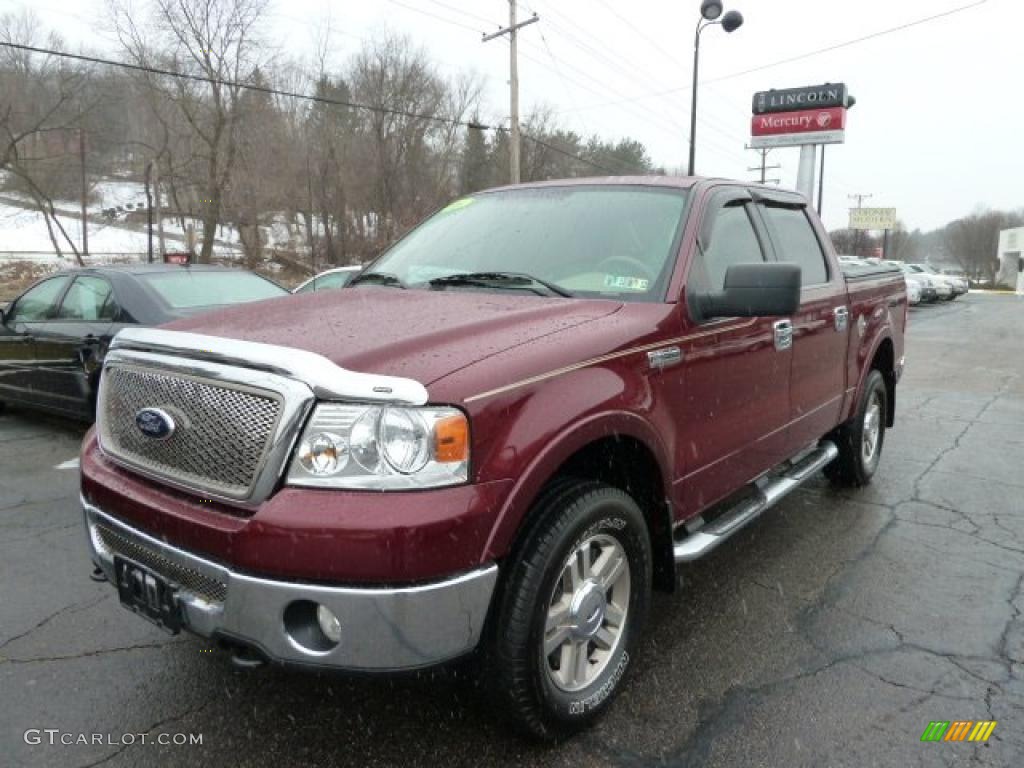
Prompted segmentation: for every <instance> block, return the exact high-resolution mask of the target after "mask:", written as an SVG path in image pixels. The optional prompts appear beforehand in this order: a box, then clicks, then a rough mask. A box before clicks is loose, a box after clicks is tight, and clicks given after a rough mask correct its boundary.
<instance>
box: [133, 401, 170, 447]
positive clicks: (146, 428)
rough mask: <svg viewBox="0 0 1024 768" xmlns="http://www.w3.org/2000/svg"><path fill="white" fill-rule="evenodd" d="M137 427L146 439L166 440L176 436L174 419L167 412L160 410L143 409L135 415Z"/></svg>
mask: <svg viewBox="0 0 1024 768" xmlns="http://www.w3.org/2000/svg"><path fill="white" fill-rule="evenodd" d="M135 426H137V427H138V428H139V431H140V432H141V433H142V434H144V435H145V436H146V437H151V438H153V439H154V440H166V439H167V438H168V437H170V436H171V435H173V434H174V429H175V424H174V419H172V418H171V415H170V414H169V413H167V411H162V410H160V409H159V408H143V409H142V410H141V411H139V412H138V413H136V414H135Z"/></svg>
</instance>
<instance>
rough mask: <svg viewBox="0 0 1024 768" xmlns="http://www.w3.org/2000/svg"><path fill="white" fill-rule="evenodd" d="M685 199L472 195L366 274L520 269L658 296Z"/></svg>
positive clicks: (583, 290) (583, 191) (570, 192)
mask: <svg viewBox="0 0 1024 768" xmlns="http://www.w3.org/2000/svg"><path fill="white" fill-rule="evenodd" d="M685 205H686V192H685V190H680V189H671V190H666V189H654V188H648V187H635V186H634V187H626V186H622V187H586V186H580V187H557V188H542V189H519V190H510V191H506V192H496V193H491V194H482V195H476V196H473V197H464V198H462V199H460V200H457V201H455V202H454V203H452V204H451V205H449V206H447V207H446V208H443V209H442V210H441V211H439V212H438V213H436V214H434V216H432V217H431V218H429V219H427V221H426V222H424V223H423V224H421V225H420V226H419V227H418V228H416V229H415V230H413V232H412V233H410V234H409V235H408V236H407V237H406V238H405V239H403V240H402V241H400V242H399V243H398V244H397V245H396V246H395V247H394V248H392V249H391V250H390V251H388V252H387V253H386V254H385V255H384V256H383V257H381V258H380V259H379V260H378V261H377V262H376V263H375V264H374V265H373V266H372V267H371V268H370V269H369V270H368V273H370V274H373V273H383V274H388V275H393V276H394V277H396V278H398V279H399V280H401V282H402V283H403V284H405V285H408V286H410V287H430V285H429V281H431V280H436V279H437V278H442V277H447V276H450V275H455V274H466V273H515V274H519V275H529V276H530V277H532V278H535V279H537V280H541V281H545V282H547V283H549V284H551V285H553V286H557V287H558V288H560V289H562V290H563V291H567V292H570V293H571V294H573V295H574V296H581V295H582V296H609V297H615V298H621V299H626V300H630V301H658V300H661V298H662V296H663V295H664V290H665V283H666V281H667V280H668V276H669V274H670V272H671V265H672V264H673V263H674V259H673V258H672V256H673V255H674V253H675V245H676V242H677V238H678V235H679V231H680V227H681V224H682V219H683V215H682V214H683V209H684V206H685ZM365 274H366V273H364V275H365ZM460 286H461V287H460V288H459V290H464V289H469V290H481V289H482V286H480V285H464V284H460ZM435 287H436V286H435ZM485 289H491V286H490V285H488V286H487V287H486V288H485ZM517 289H518V290H524V289H523V288H522V286H521V285H520V286H519V287H518V288H517Z"/></svg>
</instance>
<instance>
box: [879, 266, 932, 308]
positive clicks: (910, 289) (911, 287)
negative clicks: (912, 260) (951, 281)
mask: <svg viewBox="0 0 1024 768" xmlns="http://www.w3.org/2000/svg"><path fill="white" fill-rule="evenodd" d="M881 263H882V264H888V265H889V266H890V267H896V268H897V269H898V270H900V271H901V272H903V279H904V280H906V283H907V299H908V301H910V303H911V304H914V305H916V304H920V303H921V302H929V303H930V302H933V301H936V300H937V299H938V298H939V292H938V289H937V287H936V283H935V281H933V280H932V279H931V277H929V276H928V275H926V274H924V273H922V272H918V271H916V270H914V269H912V268H911V267H910V265H909V264H905V263H904V262H902V261H893V260H892V259H888V260H886V261H883V262H881ZM915 295H916V297H917V298H916V299H915V298H914V297H915Z"/></svg>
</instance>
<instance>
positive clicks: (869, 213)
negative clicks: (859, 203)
mask: <svg viewBox="0 0 1024 768" xmlns="http://www.w3.org/2000/svg"><path fill="white" fill-rule="evenodd" d="M850 229H896V209H895V208H851V209H850Z"/></svg>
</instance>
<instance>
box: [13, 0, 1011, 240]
mask: <svg viewBox="0 0 1024 768" xmlns="http://www.w3.org/2000/svg"><path fill="white" fill-rule="evenodd" d="M142 1H143V0H136V2H137V3H141V2H142ZM968 5H971V6H972V7H968V8H966V9H965V10H963V11H961V12H958V13H955V14H952V15H949V16H946V17H945V18H940V19H937V20H934V21H930V22H928V23H925V24H921V25H918V26H913V27H910V28H907V29H903V30H899V31H896V32H893V33H892V34H887V35H883V36H880V37H877V38H875V39H871V40H868V41H865V42H860V43H856V44H853V45H849V46H846V47H842V48H839V49H837V50H834V51H831V52H828V53H823V54H819V55H814V56H810V57H807V58H803V59H801V60H799V61H795V62H791V63H788V64H781V65H778V66H771V67H767V68H764V69H760V70H759V71H756V72H750V73H747V74H739V73H742V72H745V71H746V70H750V69H753V68H757V67H765V65H769V64H772V63H774V62H778V61H780V60H782V59H787V58H791V57H794V56H798V55H800V54H804V53H807V52H811V51H814V50H817V49H821V48H825V47H828V46H831V45H834V44H839V43H844V42H847V41H850V40H853V39H855V38H859V37H863V36H865V35H869V34H872V33H875V32H879V31H882V30H885V29H889V28H892V27H896V26H899V25H902V24H906V23H909V22H913V21H916V20H918V19H921V18H923V17H927V16H932V15H935V14H938V13H942V12H943V11H947V10H951V9H954V8H958V7H962V6H968ZM3 6H7V7H9V8H17V7H19V6H21V7H29V6H31V7H32V8H34V9H35V10H36V12H37V13H38V14H39V15H40V16H41V18H42V19H43V21H44V22H45V23H46V24H47V25H50V26H53V27H56V28H57V29H58V30H59V31H60V32H61V34H62V35H63V36H64V37H65V39H66V40H67V41H68V43H69V44H70V45H71V46H72V47H78V45H87V46H89V47H91V48H93V49H96V50H103V51H105V52H107V53H110V54H116V53H117V51H116V47H115V46H113V45H112V44H111V42H110V41H109V36H107V35H105V34H104V33H103V32H102V30H101V28H100V27H101V25H100V24H99V23H98V20H99V19H101V18H102V17H103V15H104V10H103V9H104V8H105V4H104V3H103V2H102V0H81V2H76V3H74V4H72V3H69V2H67V0H0V7H3ZM699 6H700V2H699V0H519V8H520V15H521V16H522V17H525V16H529V15H530V14H531V13H533V12H537V13H538V14H539V15H540V17H541V21H540V23H539V24H535V25H532V26H530V27H527V28H526V29H524V30H523V31H522V33H521V37H520V40H521V46H522V47H521V62H520V77H521V99H522V104H523V110H524V112H526V111H529V110H530V109H531V108H532V107H534V106H536V105H541V104H546V105H549V106H550V107H551V108H552V109H554V110H556V111H557V112H558V113H559V119H560V120H561V122H562V124H563V125H564V126H565V127H566V128H570V129H573V130H576V131H578V132H581V133H584V134H591V133H597V134H600V135H601V136H602V137H604V138H606V139H617V138H621V137H627V136H628V137H632V138H635V139H638V140H640V141H642V142H643V143H644V144H645V145H646V146H647V147H648V150H649V152H650V154H651V156H652V158H653V159H654V161H655V162H656V163H658V164H662V165H665V166H666V167H669V168H681V167H684V165H685V160H686V152H687V134H688V123H689V118H688V115H689V105H690V88H689V83H690V80H691V76H692V70H691V67H692V51H693V49H692V40H693V28H694V24H695V23H696V20H697V18H698V16H699ZM726 7H727V8H735V9H737V10H739V11H741V12H742V13H743V15H744V17H745V20H746V22H745V24H744V25H743V27H742V28H740V29H739V30H737V31H736V32H734V33H732V34H726V33H725V32H723V31H722V30H721V29H720V28H717V27H713V28H710V29H708V30H707V31H706V32H705V33H704V34H703V37H702V41H703V42H702V49H701V54H702V55H701V72H700V75H701V81H702V85H701V88H700V100H699V115H700V121H699V122H698V129H697V171H698V173H700V174H702V175H716V176H727V177H732V178H753V176H754V174H753V173H751V172H748V170H747V168H748V167H752V166H754V165H755V164H756V163H757V162H758V154H757V153H756V152H753V151H748V150H744V143H745V142H746V141H748V140H749V132H750V102H751V96H752V94H753V93H754V92H755V91H758V90H766V89H768V88H788V87H795V86H801V85H811V84H818V83H822V82H846V83H847V84H848V85H849V87H850V91H851V93H853V94H854V96H856V98H857V106H856V107H855V108H854V109H853V110H852V111H851V113H850V116H849V120H848V127H847V141H846V144H844V145H836V146H832V147H829V148H828V150H827V156H826V169H825V200H824V209H825V210H824V218H825V221H826V224H827V225H828V227H829V228H830V229H831V228H836V227H841V226H845V222H846V209H847V207H848V206H849V205H851V203H850V201H849V199H848V195H851V194H854V193H867V194H871V195H872V197H871V198H870V199H869V200H866V201H865V205H871V206H876V205H877V206H885V207H895V208H897V209H898V214H899V217H900V218H901V219H902V220H903V221H904V222H905V224H906V225H907V226H908V227H909V228H911V229H913V228H915V227H921V228H922V229H930V228H933V227H937V226H941V225H943V224H945V223H946V222H948V221H950V220H951V219H954V218H957V217H959V216H963V215H966V214H968V213H970V212H972V211H973V210H974V209H976V208H977V207H979V206H986V207H993V208H1020V207H1024V142H1022V137H1024V83H1022V76H1024V42H1022V41H1024V37H1022V31H1021V30H1022V29H1024V2H1021V0H981V2H977V1H976V0H899V1H898V2H897V1H896V0H843V1H841V2H840V1H839V0H736V3H735V4H732V3H731V0H727V4H726ZM268 13H269V17H268V22H269V25H270V31H271V37H272V38H273V39H274V40H275V41H276V42H277V44H279V45H280V47H281V51H282V53H284V54H285V55H290V56H295V57H297V58H301V57H304V56H308V55H309V54H310V52H311V48H312V46H313V41H314V40H315V39H316V36H317V35H318V34H320V33H321V31H322V30H323V29H324V28H325V20H326V19H328V18H329V19H330V28H331V29H332V30H334V31H333V34H332V39H333V48H334V56H335V59H336V60H337V61H339V62H340V61H343V60H344V59H345V58H346V57H347V56H348V55H350V54H351V53H353V52H354V51H356V50H357V49H358V48H359V46H360V45H361V40H363V39H366V38H368V37H371V36H372V35H374V34H375V33H377V32H380V31H383V30H385V29H390V30H392V31H395V32H400V33H403V34H407V35H409V36H410V37H412V38H413V39H415V40H416V41H417V42H418V43H420V44H421V45H422V46H423V47H424V48H425V49H426V50H427V51H428V53H429V54H430V55H431V57H432V58H433V59H434V61H435V62H436V64H437V67H438V70H439V71H440V72H442V73H444V74H454V73H456V72H458V71H460V70H463V71H465V70H468V71H474V72H476V73H478V74H479V75H480V76H481V77H482V78H483V79H484V82H485V85H486V88H485V94H486V99H485V101H486V103H485V114H484V117H485V119H488V120H492V121H497V120H500V119H503V118H504V119H507V116H508V82H507V81H508V58H509V57H508V46H507V44H505V43H504V42H502V41H500V40H497V41H494V42H490V43H487V44H482V43H481V42H480V33H481V32H483V31H493V30H495V29H497V27H498V26H499V25H501V24H504V23H506V22H507V20H508V2H507V0H287V2H283V1H282V0H271V2H270V6H269V11H268ZM798 154H799V150H798V149H795V148H793V149H778V150H774V151H772V152H771V153H770V154H769V162H770V164H773V165H774V164H781V166H782V167H781V169H779V170H776V171H774V172H773V173H774V175H776V176H777V177H779V178H781V180H782V184H783V185H784V186H788V187H792V186H793V185H794V184H795V181H796V166H797V157H798Z"/></svg>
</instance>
